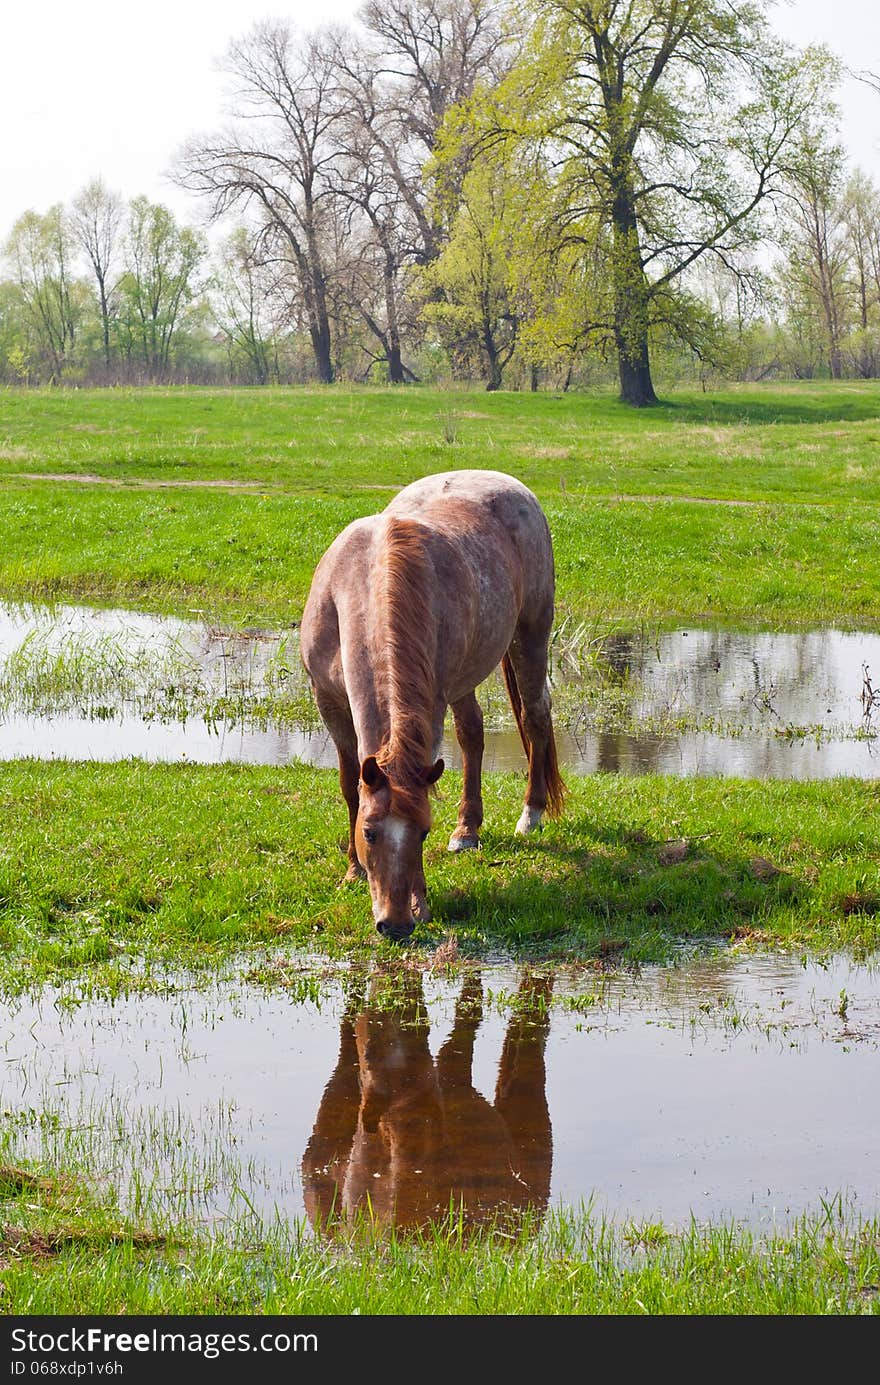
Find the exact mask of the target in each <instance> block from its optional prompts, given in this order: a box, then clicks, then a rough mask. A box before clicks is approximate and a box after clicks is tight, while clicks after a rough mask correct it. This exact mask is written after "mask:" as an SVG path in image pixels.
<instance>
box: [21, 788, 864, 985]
mask: <svg viewBox="0 0 880 1385" xmlns="http://www.w3.org/2000/svg"><path fill="white" fill-rule="evenodd" d="M441 787H442V788H443V792H444V796H443V798H442V799H441V800H440V801H439V802H438V803H437V805H436V812H435V830H434V831H433V832H432V834H431V836H430V837H429V839H428V843H427V845H426V870H427V879H428V890H429V897H430V899H431V901H432V906H433V909H434V920H433V922H432V923H431V924H429V925H421V926H420V927H419V928H418V929H417V931H416V934H415V935H414V942H413V945H414V946H416V947H417V948H419V949H420V950H421V951H423V952H424V951H425V950H427V949H431V948H433V947H435V946H436V945H437V944H438V943H439V942H440V941H442V940H443V938H444V937H445V936H446V935H447V934H448V933H450V932H454V934H455V936H456V938H457V940H458V943H459V946H460V949H461V951H462V953H463V954H464V955H465V956H471V957H476V958H482V957H488V956H495V955H498V954H499V953H501V954H503V955H508V956H512V957H517V958H529V957H538V958H543V959H548V960H552V959H554V958H560V959H567V960H571V959H574V958H586V959H603V960H607V959H608V958H613V959H614V960H615V961H616V962H618V963H621V964H624V965H625V964H628V963H635V962H642V961H668V960H670V959H671V958H672V957H673V956H675V955H678V954H679V953H680V950H681V948H682V947H685V948H694V947H701V946H703V945H705V944H715V943H719V944H721V945H727V944H729V943H731V942H738V943H742V944H744V945H748V946H764V947H773V946H783V947H803V948H809V949H812V950H815V951H819V952H821V951H826V952H828V951H830V950H833V949H837V948H851V949H853V950H854V951H855V952H856V953H857V954H870V953H873V952H874V951H875V950H876V948H877V946H878V943H880V925H878V914H880V812H878V808H880V785H878V784H877V783H875V782H872V781H848V780H831V781H825V782H817V783H781V782H751V781H737V780H730V779H672V778H668V779H666V778H658V777H651V776H646V777H643V778H636V779H633V778H627V777H617V776H612V775H595V776H592V777H591V778H588V779H581V780H576V779H572V780H571V785H570V789H571V792H570V802H569V805H568V810H567V812H566V814H565V816H564V818H563V819H562V820H561V821H560V822H558V823H553V824H550V825H548V826H547V827H546V829H545V830H544V832H543V834H541V835H540V836H539V837H537V838H535V839H528V840H523V839H521V838H516V837H515V836H514V834H513V824H514V822H515V821H516V817H517V815H518V811H519V805H520V801H521V796H522V791H523V779H522V778H521V777H520V776H517V775H513V774H510V775H489V776H487V778H486V782H485V800H486V825H485V829H484V836H483V850H482V851H481V852H475V853H468V854H467V855H466V856H464V857H460V856H459V857H451V856H449V855H448V854H447V852H446V850H445V845H446V841H447V839H448V835H449V832H450V830H451V828H452V827H453V826H454V823H455V812H456V801H457V793H458V788H459V780H458V777H457V776H456V775H454V774H452V773H448V774H447V775H446V776H444V778H443V780H442V784H441ZM344 821H345V814H344V809H343V806H342V801H341V798H340V796H339V791H338V786H337V780H336V775H335V773H333V772H332V771H329V770H318V769H312V768H309V767H305V766H297V765H295V766H291V767H287V768H280V769H279V768H264V767H252V766H236V765H224V766H193V765H149V764H146V763H143V762H138V761H127V762H122V763H117V764H68V763H64V762H52V763H38V762H35V761H23V762H19V763H11V762H10V763H6V764H3V765H0V947H2V956H0V987H2V988H3V989H5V990H6V991H7V992H14V991H21V990H24V989H29V988H35V987H37V986H39V985H42V984H44V983H46V982H50V983H53V984H55V985H66V986H68V987H70V986H72V987H74V988H75V989H78V990H79V991H80V993H82V994H97V993H109V994H113V993H114V992H116V991H118V990H119V989H120V988H123V989H124V988H129V987H151V986H154V987H161V986H162V985H163V984H164V978H165V974H166V973H167V971H168V969H171V970H172V971H173V970H174V969H175V968H185V969H193V971H194V973H195V974H196V975H197V974H198V973H199V971H201V972H202V973H203V974H208V972H213V971H214V970H215V969H216V967H217V966H218V965H219V964H220V963H221V962H222V961H223V960H224V959H228V958H230V957H232V956H233V955H235V954H237V953H241V952H242V951H248V950H250V951H251V952H253V951H254V950H256V954H257V955H258V956H259V957H260V958H263V959H265V958H266V957H271V953H272V952H273V950H274V951H275V953H276V954H277V953H278V951H279V949H281V948H282V947H284V948H286V947H294V948H306V949H309V950H310V951H311V952H313V953H317V954H319V955H324V956H326V957H330V958H332V957H338V956H343V955H344V956H346V957H352V956H356V955H358V954H364V953H366V952H368V951H370V952H371V951H372V949H373V948H374V946H375V945H376V935H375V931H374V928H373V922H372V917H371V914H370V910H369V905H368V895H367V891H366V889H365V887H364V886H362V885H350V886H347V887H345V888H342V889H340V888H339V882H340V879H341V877H342V874H343V869H344V865H345V860H344V856H343V854H342V851H341V845H342V842H343V838H344V831H345V828H344ZM670 844H673V849H672V850H670ZM380 947H381V948H386V949H389V950H390V951H391V952H394V951H395V949H394V948H393V947H392V946H391V945H389V944H384V943H383V944H380ZM263 976H264V979H266V980H268V981H271V979H272V967H271V965H268V966H265V967H264V970H263Z"/></svg>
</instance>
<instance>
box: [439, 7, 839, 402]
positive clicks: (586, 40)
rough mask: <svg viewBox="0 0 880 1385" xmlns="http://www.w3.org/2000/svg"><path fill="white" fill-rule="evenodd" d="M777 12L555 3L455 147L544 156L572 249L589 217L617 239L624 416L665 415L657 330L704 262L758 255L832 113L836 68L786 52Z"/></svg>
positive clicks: (599, 325)
mask: <svg viewBox="0 0 880 1385" xmlns="http://www.w3.org/2000/svg"><path fill="white" fill-rule="evenodd" d="M766 7H767V6H766V3H763V2H762V0H755V3H751V2H750V0H578V2H576V0H544V3H542V4H541V5H533V6H532V9H531V11H530V14H531V16H532V22H531V25H530V37H529V40H528V42H527V44H526V46H525V49H524V52H523V55H522V57H521V58H520V60H519V61H518V62H517V64H516V65H515V68H514V70H513V72H512V73H511V75H510V77H509V78H508V79H507V80H506V81H504V82H502V83H501V84H500V86H499V87H498V88H497V89H496V91H495V92H494V93H493V95H492V98H491V100H489V101H487V100H486V99H485V98H484V99H483V100H482V101H481V102H477V103H474V104H473V106H472V110H471V112H470V114H469V116H468V117H467V118H465V119H464V120H463V121H460V122H459V126H458V130H457V131H456V132H455V133H454V137H453V138H452V140H451V142H450V145H449V147H448V148H447V154H446V157H450V155H451V154H452V155H455V154H456V153H458V151H460V149H461V148H462V147H463V145H464V146H466V145H467V144H468V142H470V144H471V146H472V147H476V148H478V149H479V148H483V149H485V148H486V147H488V146H491V145H497V144H498V143H499V142H510V141H514V142H526V143H530V144H532V145H533V146H535V147H537V148H538V149H539V150H540V151H541V154H542V157H543V159H544V161H545V165H546V168H547V176H548V179H550V180H551V182H552V183H553V184H554V186H555V189H556V195H555V196H554V197H553V198H552V199H551V200H552V202H553V205H555V206H556V207H557V208H559V211H558V213H557V225H558V229H559V239H560V244H561V245H564V244H566V243H567V241H566V237H567V229H568V225H569V223H570V222H578V223H582V222H583V219H584V217H585V216H590V217H592V218H593V219H594V222H595V224H596V226H597V227H599V228H601V230H602V233H603V234H605V233H607V236H608V238H609V242H610V259H609V263H608V277H609V281H610V282H609V287H610V294H609V299H610V301H609V312H608V315H607V317H606V318H605V319H603V320H599V321H596V322H595V323H594V324H593V330H594V332H596V333H604V334H605V335H607V336H608V337H609V338H610V340H611V341H612V342H613V345H614V349H615V353H616V356H617V363H618V376H619V381H620V395H621V398H622V399H623V400H624V401H626V402H627V403H630V404H633V405H637V406H642V405H646V404H651V403H654V402H655V401H656V395H655V392H654V386H653V382H652V378H651V369H650V339H651V330H652V327H653V325H654V323H655V322H656V321H657V320H658V318H662V319H664V320H665V321H666V322H667V323H673V322H674V321H675V319H676V316H677V312H676V310H675V308H674V305H673V299H674V297H675V295H676V294H677V293H679V292H680V289H681V285H682V284H683V282H684V276H686V274H687V272H688V271H689V270H690V268H691V266H693V265H694V264H695V263H696V262H697V261H698V260H699V259H700V258H701V257H704V256H706V255H712V256H715V257H717V258H718V259H719V260H721V261H722V262H723V263H725V264H728V265H730V266H734V265H735V263H736V258H737V256H738V254H739V253H740V252H741V251H742V250H743V249H745V248H747V247H748V246H750V245H751V244H752V243H754V241H755V239H756V237H757V236H758V234H759V224H758V222H757V219H756V215H755V214H756V212H757V211H758V209H759V208H760V207H761V205H762V203H765V202H766V201H767V199H769V198H772V197H774V196H775V195H778V194H779V193H780V192H781V190H782V186H783V174H784V169H785V160H786V155H787V152H788V149H789V146H790V145H791V142H792V140H793V139H794V137H795V134H796V132H797V131H798V129H799V126H800V124H801V122H802V120H803V118H804V115H805V113H806V112H808V111H811V112H812V113H813V114H815V113H816V112H817V110H818V109H819V108H820V106H823V105H824V104H827V102H826V93H827V90H828V88H829V86H830V84H831V82H832V79H833V78H834V76H835V68H834V65H833V64H832V63H831V61H830V59H829V58H828V57H827V55H825V54H824V53H822V52H819V51H817V52H811V51H808V52H806V53H804V54H796V53H794V52H792V51H789V50H787V49H786V48H784V47H783V45H782V44H781V43H780V42H779V41H777V40H775V39H774V38H773V37H772V36H771V35H770V33H769V30H768V27H767V24H766V21H765V18H764V9H765V8H766ZM686 316H687V315H685V316H684V318H683V319H682V320H686Z"/></svg>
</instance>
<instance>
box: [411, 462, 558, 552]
mask: <svg viewBox="0 0 880 1385" xmlns="http://www.w3.org/2000/svg"><path fill="white" fill-rule="evenodd" d="M385 514H386V515H395V516H398V517H400V518H409V519H416V520H420V521H421V522H422V523H424V524H428V525H431V524H435V525H436V524H440V525H443V526H444V527H446V526H455V525H456V524H459V525H460V524H462V523H464V524H470V525H474V524H479V523H481V522H483V523H490V522H491V521H495V522H498V523H500V524H502V525H503V526H504V528H505V529H507V530H508V531H509V532H510V533H511V534H519V533H530V532H532V531H534V532H535V533H536V534H538V535H539V536H540V537H541V539H548V538H549V531H548V529H547V521H546V519H545V518H544V512H543V510H542V509H541V506H540V503H539V501H538V498H537V496H536V495H535V494H534V493H533V492H532V491H530V490H529V488H528V486H526V485H524V484H523V483H522V481H518V480H517V479H516V477H515V476H509V475H508V474H507V473H506V472H503V471H478V470H472V471H441V472H435V473H434V474H433V475H431V476H423V477H422V478H421V479H420V480H418V481H413V482H411V484H410V485H408V486H404V488H403V490H401V491H399V492H398V493H397V495H396V496H395V497H394V499H393V500H392V501H390V502H389V504H388V505H387V506H386V507H385Z"/></svg>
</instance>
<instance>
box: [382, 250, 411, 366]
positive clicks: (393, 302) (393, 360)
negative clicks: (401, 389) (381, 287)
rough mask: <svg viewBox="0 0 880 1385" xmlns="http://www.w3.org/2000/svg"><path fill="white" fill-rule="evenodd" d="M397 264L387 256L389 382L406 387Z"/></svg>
mask: <svg viewBox="0 0 880 1385" xmlns="http://www.w3.org/2000/svg"><path fill="white" fill-rule="evenodd" d="M394 271H395V264H394V260H393V258H392V257H391V256H390V255H388V254H386V256H385V272H384V279H385V315H386V319H387V322H388V343H387V348H386V356H387V359H388V380H389V383H390V384H392V385H405V384H406V373H405V371H404V369H403V361H402V360H401V355H400V324H399V322H398V319H397V292H396V288H395V283H394Z"/></svg>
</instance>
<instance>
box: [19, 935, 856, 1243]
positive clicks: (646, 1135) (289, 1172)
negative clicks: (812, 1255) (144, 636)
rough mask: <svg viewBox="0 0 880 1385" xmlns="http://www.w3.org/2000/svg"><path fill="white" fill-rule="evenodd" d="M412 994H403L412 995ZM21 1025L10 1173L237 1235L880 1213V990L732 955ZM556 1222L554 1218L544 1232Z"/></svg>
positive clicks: (841, 972)
mask: <svg viewBox="0 0 880 1385" xmlns="http://www.w3.org/2000/svg"><path fill="white" fill-rule="evenodd" d="M401 975H402V973H401V972H400V970H398V971H397V972H396V976H397V978H398V983H399V980H400V977H401ZM289 976H290V978H291V982H292V985H291V988H290V990H289V991H279V990H271V991H264V990H262V989H260V988H257V987H255V986H252V985H250V984H248V983H247V982H245V981H237V982H236V981H233V983H232V984H231V985H230V982H229V979H228V978H227V979H226V981H224V982H218V983H217V984H216V988H215V989H214V990H209V991H207V992H198V993H193V992H186V991H182V992H181V993H180V994H177V995H174V996H172V997H170V998H164V999H162V998H157V997H138V998H132V999H122V1000H116V1001H115V1002H114V1003H113V1004H106V1005H101V1004H89V1005H82V1006H80V1007H79V1008H77V1009H73V1010H66V1009H64V1008H63V1007H62V1006H59V1005H58V1003H57V997H50V998H49V999H46V1000H43V1001H41V1002H28V1003H23V1004H22V1003H16V1004H15V1005H14V1006H11V1005H6V1006H4V1007H2V1010H0V1015H2V1020H0V1034H2V1046H0V1060H2V1061H0V1108H2V1121H0V1138H2V1146H0V1152H2V1158H3V1159H5V1160H11V1161H13V1162H15V1161H18V1160H21V1159H46V1160H48V1161H50V1162H51V1164H53V1165H54V1166H64V1165H69V1164H70V1163H71V1161H72V1160H76V1162H77V1163H78V1166H79V1167H80V1168H83V1167H84V1168H86V1169H88V1170H89V1175H90V1177H91V1178H93V1179H94V1180H96V1181H98V1182H102V1181H104V1180H106V1181H107V1183H108V1184H109V1186H111V1187H112V1188H114V1189H118V1190H119V1192H120V1194H121V1197H122V1200H123V1204H124V1205H125V1206H126V1207H127V1208H128V1209H129V1210H130V1211H132V1212H133V1213H134V1214H135V1215H137V1214H138V1212H139V1211H141V1212H143V1211H144V1210H145V1209H147V1208H150V1209H153V1210H156V1209H159V1210H162V1211H167V1213H168V1214H169V1215H171V1216H172V1217H174V1218H180V1217H186V1218H190V1217H196V1218H199V1219H203V1220H205V1221H212V1220H214V1219H216V1218H222V1217H225V1216H228V1215H233V1216H236V1215H237V1216H242V1215H246V1212H247V1208H248V1204H251V1205H252V1206H253V1207H254V1208H256V1209H257V1210H258V1211H259V1213H260V1214H261V1215H263V1216H266V1217H270V1218H271V1217H273V1216H275V1215H278V1216H282V1217H284V1218H294V1217H297V1218H305V1219H306V1221H307V1222H308V1223H309V1224H310V1225H311V1226H313V1227H319V1225H320V1222H321V1219H322V1215H325V1214H326V1213H327V1212H329V1210H330V1208H331V1207H333V1208H335V1210H336V1211H337V1212H339V1213H342V1214H343V1215H351V1214H353V1213H355V1212H357V1211H358V1210H364V1209H365V1208H366V1205H367V1201H368V1199H369V1202H370V1204H371V1205H372V1207H373V1210H374V1214H375V1215H376V1216H378V1217H380V1218H381V1219H382V1220H383V1221H387V1222H390V1221H392V1220H394V1221H396V1222H397V1223H398V1224H400V1225H410V1226H413V1225H421V1224H424V1223H425V1222H427V1221H430V1220H431V1219H433V1218H434V1217H436V1216H438V1215H440V1216H442V1214H443V1212H444V1211H445V1210H446V1209H447V1208H448V1207H449V1204H450V1201H452V1202H453V1203H454V1204H455V1205H459V1204H461V1206H462V1207H463V1209H464V1217H465V1220H466V1221H467V1222H468V1223H469V1224H476V1223H479V1222H481V1221H483V1220H485V1219H486V1218H488V1217H490V1216H493V1215H495V1214H498V1215H502V1216H507V1217H510V1218H512V1219H513V1220H514V1221H518V1220H519V1219H520V1218H521V1217H522V1214H523V1211H524V1209H525V1208H526V1207H527V1206H529V1207H532V1208H534V1209H535V1210H536V1211H537V1212H538V1213H539V1214H543V1213H545V1212H546V1211H547V1209H550V1208H557V1207H559V1208H562V1207H579V1206H581V1205H582V1204H584V1203H589V1204H590V1205H591V1206H592V1209H593V1211H594V1212H595V1213H596V1214H597V1215H604V1216H607V1217H612V1218H624V1219H629V1218H633V1219H639V1220H640V1219H650V1220H656V1219H662V1220H663V1222H664V1223H665V1224H666V1225H667V1226H681V1227H683V1226H686V1225H687V1223H688V1222H689V1220H690V1218H691V1217H695V1218H696V1219H697V1220H698V1221H704V1220H708V1219H713V1220H717V1219H733V1220H735V1221H737V1222H738V1223H740V1224H742V1225H745V1226H748V1227H751V1228H753V1229H756V1230H769V1229H772V1228H777V1229H780V1230H782V1229H784V1228H786V1227H788V1226H791V1224H792V1223H793V1221H794V1220H795V1219H796V1218H797V1217H798V1216H799V1215H800V1214H802V1213H803V1212H810V1211H819V1210H821V1203H822V1201H823V1200H824V1201H826V1202H828V1201H833V1200H835V1199H837V1198H840V1199H841V1200H842V1201H843V1202H844V1203H845V1205H846V1207H847V1208H848V1209H849V1210H850V1211H852V1212H853V1213H854V1214H856V1215H861V1216H866V1217H867V1216H876V1215H877V1214H878V1212H880V1163H878V1160H877V1152H876V1137H877V1130H878V1128H880V1084H878V1082H877V1058H878V1055H877V1049H878V1042H880V972H878V971H877V970H875V969H873V968H871V967H868V966H857V965H855V964H854V963H851V962H849V961H845V960H836V961H834V962H832V963H829V964H828V965H827V966H824V965H819V964H817V963H815V962H808V961H806V960H804V961H801V960H799V959H798V958H796V957H793V956H788V955H786V956H781V957H777V956H773V957H760V958H747V959H732V958H730V957H729V956H728V957H724V958H722V957H713V958H710V959H706V960H703V961H700V962H697V963H694V964H689V965H688V966H686V967H682V968H680V969H671V970H670V969H657V970H653V969H651V970H647V971H645V972H644V973H643V974H642V975H640V976H637V977H626V976H621V975H617V974H614V975H612V976H609V977H607V978H604V979H603V978H601V977H598V976H596V975H594V974H592V973H589V972H580V973H577V972H575V971H574V970H572V971H571V972H570V973H566V970H565V969H564V968H563V969H562V970H561V971H560V972H558V973H557V974H556V977H555V982H554V984H553V987H552V994H551V982H550V980H549V979H548V978H542V977H541V976H540V975H539V974H532V975H530V974H528V973H524V972H521V971H518V970H516V969H514V968H513V967H510V966H498V967H486V968H484V969H482V970H480V971H478V972H473V973H467V974H466V975H465V978H464V979H457V980H449V979H448V978H447V977H445V976H444V977H440V976H435V975H433V974H431V973H430V972H429V973H425V974H422V973H412V974H410V977H409V981H408V982H407V987H408V989H407V990H406V992H405V993H401V992H398V1000H399V1004H398V1005H397V1007H396V1008H395V1009H394V1010H391V1011H389V1010H387V1009H381V1008H377V1007H376V1005H375V1003H374V1000H373V998H371V997H372V996H373V995H374V992H371V987H374V986H375V985H376V984H381V978H380V979H379V981H378V982H377V981H376V978H366V979H363V978H362V979H361V980H360V981H357V980H356V979H355V978H353V977H352V976H348V977H345V976H343V977H336V978H331V979H330V980H328V981H326V982H325V981H322V982H321V984H320V1000H319V1002H318V1000H317V998H316V996H315V995H314V994H312V998H311V999H303V998H302V996H303V995H306V996H308V995H309V994H311V993H310V992H309V988H308V986H307V985H305V984H303V986H301V987H300V994H299V997H297V995H296V991H297V981H298V980H300V981H303V982H304V974H300V973H298V972H297V971H296V969H295V967H292V968H291V969H290V970H289ZM538 1220H539V1221H540V1215H539V1218H538Z"/></svg>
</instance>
